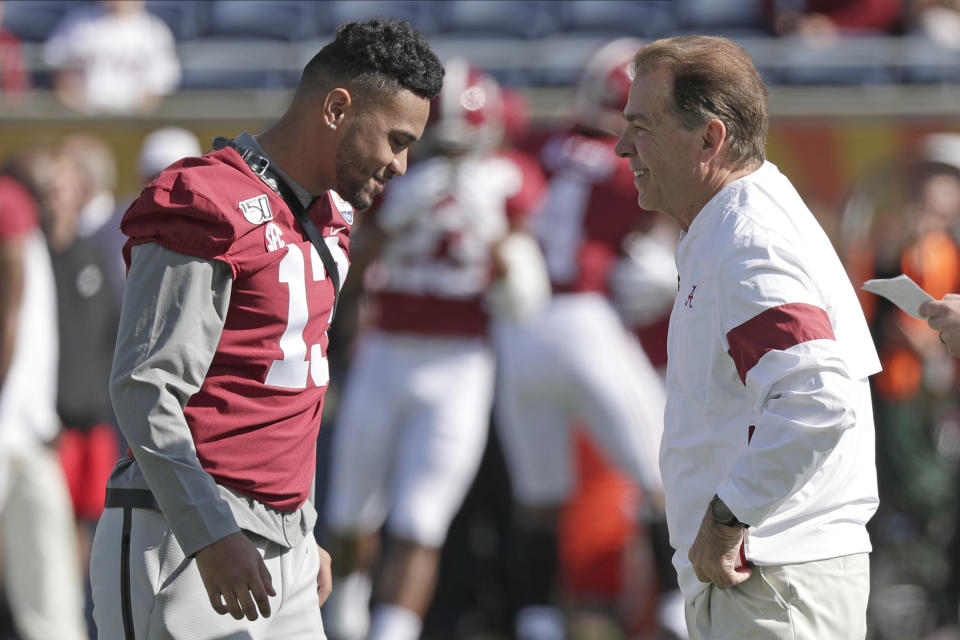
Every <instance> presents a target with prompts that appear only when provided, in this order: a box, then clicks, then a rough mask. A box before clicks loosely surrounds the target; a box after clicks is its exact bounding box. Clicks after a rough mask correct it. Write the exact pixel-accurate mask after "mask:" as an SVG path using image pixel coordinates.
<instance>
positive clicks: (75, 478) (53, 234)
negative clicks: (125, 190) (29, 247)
mask: <svg viewBox="0 0 960 640" xmlns="http://www.w3.org/2000/svg"><path fill="white" fill-rule="evenodd" d="M20 169H21V172H22V173H21V175H23V176H25V177H27V179H28V183H27V184H28V186H30V187H31V189H32V190H33V192H34V194H36V196H37V203H38V205H39V212H40V222H41V226H42V227H43V230H44V233H45V234H46V237H47V246H48V248H49V250H50V257H51V261H52V264H53V275H54V281H55V282H56V289H57V312H58V313H57V317H58V326H59V336H60V358H59V368H58V377H57V389H58V393H57V413H58V414H59V417H60V421H61V423H62V425H63V431H62V432H61V436H60V440H59V446H58V451H59V454H60V462H61V465H62V466H63V470H64V472H65V474H66V477H67V485H68V487H69V489H70V496H71V498H72V500H73V508H74V514H75V515H76V517H77V520H78V525H79V526H78V535H79V542H80V552H81V559H82V561H83V564H82V567H83V569H84V580H87V579H88V576H87V573H88V567H89V553H90V546H91V543H92V541H93V531H94V529H95V528H96V523H97V520H98V519H99V518H100V514H101V512H102V511H103V502H104V498H105V496H106V483H107V478H108V477H109V476H110V472H111V471H112V470H113V465H114V463H115V462H116V461H117V459H118V458H119V457H120V445H119V437H118V434H117V430H116V426H115V422H116V421H115V419H114V416H113V409H112V407H111V404H110V397H109V394H108V391H107V389H108V386H109V378H110V367H111V364H112V362H113V347H114V343H115V342H116V338H117V323H118V322H119V309H120V302H119V299H118V297H117V295H116V293H115V290H114V288H113V287H112V286H111V283H110V281H109V279H108V264H109V262H108V260H107V257H106V256H105V255H103V253H102V249H101V247H100V245H99V244H98V243H97V242H96V241H95V240H94V239H93V238H92V237H89V236H87V237H83V236H80V235H78V233H77V224H78V221H79V215H80V211H81V209H82V208H83V205H84V197H83V196H84V193H83V192H84V177H83V176H82V175H81V171H80V167H79V166H77V164H76V163H75V162H74V161H73V159H72V158H71V157H69V156H65V155H63V154H61V153H58V152H57V151H43V150H38V151H35V152H33V153H30V154H27V155H26V156H25V157H24V158H23V160H22V161H21V162H20Z"/></svg>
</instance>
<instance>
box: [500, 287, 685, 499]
mask: <svg viewBox="0 0 960 640" xmlns="http://www.w3.org/2000/svg"><path fill="white" fill-rule="evenodd" d="M495 336H496V352H497V358H498V365H499V367H498V374H499V380H498V383H497V407H496V411H497V427H498V428H499V430H500V431H499V432H500V434H501V441H502V443H503V450H504V457H505V459H506V461H507V466H508V468H509V470H510V477H511V482H512V484H513V489H514V495H515V496H516V499H517V501H518V502H519V503H520V504H525V505H531V506H543V505H556V504H560V503H562V502H564V501H565V500H566V498H567V497H568V496H569V494H570V490H571V488H572V487H571V485H572V477H573V471H572V469H573V466H572V464H573V461H572V453H571V438H570V432H569V428H570V425H571V422H573V421H575V420H583V421H585V422H586V423H587V426H588V427H589V429H590V431H591V434H592V436H593V437H594V439H595V440H596V442H597V443H598V444H599V445H600V446H601V447H602V448H603V450H604V452H605V453H606V455H607V456H609V459H610V460H611V461H612V462H614V463H615V464H616V465H617V466H618V467H620V468H621V469H622V470H623V471H625V472H626V473H628V474H630V475H631V476H632V477H633V479H634V480H635V481H636V482H637V483H638V484H639V485H640V486H641V487H644V488H647V489H650V488H654V489H658V490H659V489H661V487H662V483H661V480H660V467H659V460H658V457H659V451H660V439H661V437H662V435H663V410H664V406H665V403H666V392H665V390H664V385H663V381H662V379H661V378H660V376H659V375H658V374H657V372H656V371H655V370H654V368H653V366H652V365H651V364H650V361H649V359H648V358H647V356H646V354H645V353H643V350H642V348H641V347H640V345H639V343H638V342H637V340H636V339H635V338H634V336H633V335H632V334H631V333H629V332H628V331H627V330H626V329H625V328H624V326H623V323H622V322H621V321H620V319H619V317H617V315H616V312H615V311H614V310H613V307H612V306H611V305H610V303H609V302H608V301H607V299H606V298H604V297H603V296H601V295H599V294H593V293H578V294H562V295H557V296H554V298H553V300H552V301H551V302H550V306H549V307H548V308H547V309H546V310H545V311H544V312H543V313H542V314H541V315H540V316H539V317H538V318H537V319H536V321H535V322H534V323H533V324H530V325H512V324H506V323H502V324H498V325H497V326H496V331H495Z"/></svg>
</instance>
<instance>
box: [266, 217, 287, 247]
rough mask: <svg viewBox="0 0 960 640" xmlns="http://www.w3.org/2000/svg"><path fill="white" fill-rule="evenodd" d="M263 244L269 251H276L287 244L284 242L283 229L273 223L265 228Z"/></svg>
mask: <svg viewBox="0 0 960 640" xmlns="http://www.w3.org/2000/svg"><path fill="white" fill-rule="evenodd" d="M263 243H264V245H265V246H266V247H267V251H276V250H277V249H279V248H280V247H283V246H285V245H286V244H287V243H286V242H284V241H283V229H281V228H280V227H278V226H277V223H275V222H271V223H269V224H268V225H267V226H265V227H264V228H263Z"/></svg>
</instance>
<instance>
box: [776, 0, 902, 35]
mask: <svg viewBox="0 0 960 640" xmlns="http://www.w3.org/2000/svg"><path fill="white" fill-rule="evenodd" d="M764 3H765V5H766V8H767V11H768V14H769V16H770V21H771V24H772V25H773V29H774V31H775V32H776V33H777V34H778V35H781V36H784V35H791V34H795V35H798V36H801V37H803V38H805V39H808V40H814V41H816V40H826V41H833V40H836V38H837V37H838V36H839V35H840V34H841V33H880V34H883V33H890V32H893V31H896V30H897V29H899V28H900V27H901V22H902V18H903V0H764Z"/></svg>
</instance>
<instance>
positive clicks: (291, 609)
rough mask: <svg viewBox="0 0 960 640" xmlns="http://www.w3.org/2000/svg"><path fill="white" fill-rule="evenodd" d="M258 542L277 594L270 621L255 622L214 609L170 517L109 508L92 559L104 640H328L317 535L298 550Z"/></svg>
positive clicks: (96, 606) (97, 614)
mask: <svg viewBox="0 0 960 640" xmlns="http://www.w3.org/2000/svg"><path fill="white" fill-rule="evenodd" d="M124 512H127V517H129V523H128V526H129V552H128V553H129V555H128V558H129V560H128V562H125V561H124V553H125V550H124V548H123V545H122V537H123V530H124V517H125V513H124ZM250 538H251V541H252V542H253V544H254V545H255V546H256V547H257V549H258V550H259V551H260V553H261V555H262V556H263V559H264V562H265V563H266V565H267V569H268V570H269V571H270V576H271V577H272V579H273V586H274V588H275V589H276V591H277V595H276V596H273V597H271V598H270V611H271V614H270V617H269V618H264V617H263V616H260V617H258V618H257V619H256V620H254V621H253V622H251V621H249V620H247V619H246V618H244V619H242V620H235V619H234V618H233V617H232V616H231V615H230V614H225V615H220V614H218V613H217V612H216V611H214V610H213V607H212V606H211V605H210V600H209V598H208V597H207V591H206V589H205V588H204V586H203V581H202V580H201V578H200V572H199V571H198V570H197V564H196V562H194V560H193V558H185V557H184V555H183V550H182V549H181V548H180V544H179V543H178V542H177V539H176V536H174V535H173V531H172V530H171V529H170V527H169V525H168V524H167V521H166V519H165V518H164V517H163V514H161V513H160V512H159V511H152V510H147V509H104V511H103V515H102V516H101V517H100V522H99V523H98V524H97V532H96V535H95V536H94V539H93V551H92V555H91V560H90V581H91V583H92V585H93V617H94V620H96V623H97V632H98V638H99V640H127V639H129V638H131V637H132V638H135V639H136V640H325V638H326V636H325V635H324V631H323V621H322V620H321V618H320V600H319V598H318V597H317V572H318V570H319V567H320V556H319V554H318V552H317V545H316V542H315V541H314V540H313V537H312V536H307V537H306V538H304V539H303V540H302V541H301V542H300V543H299V544H298V545H296V546H295V547H293V548H292V549H286V548H284V547H281V546H279V545H276V544H273V543H271V542H267V541H266V540H264V539H263V538H260V537H258V536H250ZM127 581H129V588H128V589H124V586H125V583H126V582H127ZM129 629H132V632H133V635H132V636H130V635H127V631H128V630H129Z"/></svg>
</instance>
